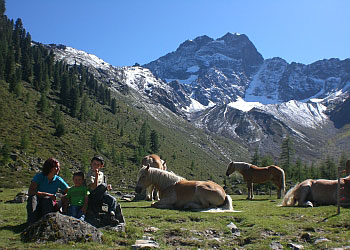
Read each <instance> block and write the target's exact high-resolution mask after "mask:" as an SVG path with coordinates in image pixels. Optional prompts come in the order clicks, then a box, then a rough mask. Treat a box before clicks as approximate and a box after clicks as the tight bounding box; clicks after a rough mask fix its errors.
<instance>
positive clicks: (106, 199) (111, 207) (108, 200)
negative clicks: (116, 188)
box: [102, 192, 117, 214]
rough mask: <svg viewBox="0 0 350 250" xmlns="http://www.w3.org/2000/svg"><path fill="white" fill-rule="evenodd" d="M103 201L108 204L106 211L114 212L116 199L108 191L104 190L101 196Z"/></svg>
mask: <svg viewBox="0 0 350 250" xmlns="http://www.w3.org/2000/svg"><path fill="white" fill-rule="evenodd" d="M102 201H103V203H106V204H107V205H108V213H111V212H112V211H113V212H114V214H115V213H116V211H115V210H116V208H117V200H116V199H115V198H114V197H113V196H112V195H110V194H109V193H107V192H105V193H104V194H103V198H102Z"/></svg>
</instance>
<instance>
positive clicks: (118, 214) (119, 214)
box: [115, 204, 125, 223]
mask: <svg viewBox="0 0 350 250" xmlns="http://www.w3.org/2000/svg"><path fill="white" fill-rule="evenodd" d="M115 218H116V219H117V220H118V221H119V223H125V220H124V216H123V212H122V207H121V206H120V204H117V207H116V210H115Z"/></svg>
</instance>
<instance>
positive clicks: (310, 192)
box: [281, 176, 350, 207]
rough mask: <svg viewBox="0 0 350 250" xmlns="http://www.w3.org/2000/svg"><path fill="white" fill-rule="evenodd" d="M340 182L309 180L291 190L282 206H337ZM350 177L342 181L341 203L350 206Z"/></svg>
mask: <svg viewBox="0 0 350 250" xmlns="http://www.w3.org/2000/svg"><path fill="white" fill-rule="evenodd" d="M337 188H338V180H326V179H316V180H314V179H308V180H305V181H303V182H301V183H299V184H296V185H295V186H294V187H293V188H291V189H290V190H289V191H288V192H287V194H286V195H285V196H284V199H283V201H282V204H281V205H282V206H286V207H291V206H296V205H297V206H300V207H313V206H317V205H336V204H337ZM349 202H350V176H348V177H347V178H341V179H340V203H341V205H349Z"/></svg>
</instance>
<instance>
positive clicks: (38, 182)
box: [27, 158, 68, 225]
mask: <svg viewBox="0 0 350 250" xmlns="http://www.w3.org/2000/svg"><path fill="white" fill-rule="evenodd" d="M59 172H60V163H59V162H58V160H56V159H55V158H49V159H47V160H46V161H45V163H44V166H43V169H42V172H41V173H38V174H36V175H35V176H34V177H33V179H32V182H31V183H30V186H29V190H28V195H29V197H28V200H27V223H28V224H29V225H30V224H32V223H34V222H36V221H37V220H39V219H40V218H41V217H42V216H44V215H45V214H48V213H51V212H54V211H55V209H54V205H55V204H56V193H57V191H58V189H60V190H61V191H63V193H66V192H67V190H68V184H67V183H66V182H65V181H64V180H63V179H62V178H61V177H60V176H58V174H59Z"/></svg>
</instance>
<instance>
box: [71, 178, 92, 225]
mask: <svg viewBox="0 0 350 250" xmlns="http://www.w3.org/2000/svg"><path fill="white" fill-rule="evenodd" d="M73 182H74V186H73V187H71V188H70V189H68V192H67V200H68V204H69V208H68V215H70V216H73V217H75V218H77V219H80V220H84V219H85V214H86V209H87V206H88V195H89V190H88V188H87V187H86V185H85V184H84V182H85V180H84V173H83V172H76V173H74V174H73Z"/></svg>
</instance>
